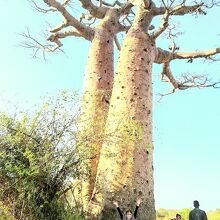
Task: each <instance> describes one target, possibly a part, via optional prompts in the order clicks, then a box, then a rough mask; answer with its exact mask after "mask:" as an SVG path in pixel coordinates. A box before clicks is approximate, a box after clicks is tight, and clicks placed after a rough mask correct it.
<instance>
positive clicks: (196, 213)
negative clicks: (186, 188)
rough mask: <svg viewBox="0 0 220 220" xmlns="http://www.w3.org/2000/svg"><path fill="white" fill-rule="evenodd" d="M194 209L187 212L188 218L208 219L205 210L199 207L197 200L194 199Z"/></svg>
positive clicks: (196, 219)
mask: <svg viewBox="0 0 220 220" xmlns="http://www.w3.org/2000/svg"><path fill="white" fill-rule="evenodd" d="M193 205H194V207H195V208H194V209H193V210H191V211H190V213H189V220H208V218H207V215H206V213H205V211H203V210H201V209H200V208H199V202H198V201H197V200H195V201H194V202H193Z"/></svg>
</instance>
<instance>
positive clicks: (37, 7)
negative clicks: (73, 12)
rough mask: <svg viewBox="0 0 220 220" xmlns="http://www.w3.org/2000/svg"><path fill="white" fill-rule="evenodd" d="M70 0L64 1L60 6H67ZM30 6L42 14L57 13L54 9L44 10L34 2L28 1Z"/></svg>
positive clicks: (33, 0)
mask: <svg viewBox="0 0 220 220" xmlns="http://www.w3.org/2000/svg"><path fill="white" fill-rule="evenodd" d="M70 1H71V0H65V1H64V2H63V4H62V6H63V7H65V6H67V5H68V4H69V3H70ZM29 2H30V4H31V5H32V7H33V8H34V9H35V10H36V11H38V12H42V13H48V12H54V11H57V9H56V8H50V9H44V8H41V7H40V6H39V5H37V3H36V1H35V0H29Z"/></svg>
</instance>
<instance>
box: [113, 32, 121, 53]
mask: <svg viewBox="0 0 220 220" xmlns="http://www.w3.org/2000/svg"><path fill="white" fill-rule="evenodd" d="M114 41H115V45H116V47H117V49H118V50H119V51H120V50H121V45H120V43H119V41H118V38H117V36H116V35H115V36H114Z"/></svg>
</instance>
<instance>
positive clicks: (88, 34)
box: [44, 0, 94, 40]
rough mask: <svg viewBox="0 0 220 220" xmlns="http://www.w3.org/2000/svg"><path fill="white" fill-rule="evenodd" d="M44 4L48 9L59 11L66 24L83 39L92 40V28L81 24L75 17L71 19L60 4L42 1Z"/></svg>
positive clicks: (53, 0) (50, 0)
mask: <svg viewBox="0 0 220 220" xmlns="http://www.w3.org/2000/svg"><path fill="white" fill-rule="evenodd" d="M44 2H45V3H46V4H47V5H48V6H49V7H52V8H56V9H57V11H59V12H60V13H61V14H62V15H63V17H64V18H65V20H66V22H67V23H68V24H69V25H70V26H73V27H74V28H76V30H77V31H79V32H80V33H81V35H82V36H83V37H84V38H85V39H87V40H92V38H93V36H94V30H93V29H92V28H90V27H88V26H86V25H84V24H82V23H81V22H80V21H78V20H77V19H76V18H75V17H73V16H72V15H71V14H70V13H69V12H68V11H67V10H66V8H65V7H64V6H63V5H62V4H60V3H59V2H58V1H56V0H44Z"/></svg>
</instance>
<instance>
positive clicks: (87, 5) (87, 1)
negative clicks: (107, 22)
mask: <svg viewBox="0 0 220 220" xmlns="http://www.w3.org/2000/svg"><path fill="white" fill-rule="evenodd" d="M79 1H80V3H81V5H82V7H83V8H84V9H86V10H88V11H89V13H90V14H91V15H92V16H93V17H95V18H104V16H105V14H106V11H107V10H108V8H107V7H97V6H96V5H94V4H93V3H92V1H91V0H79Z"/></svg>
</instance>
